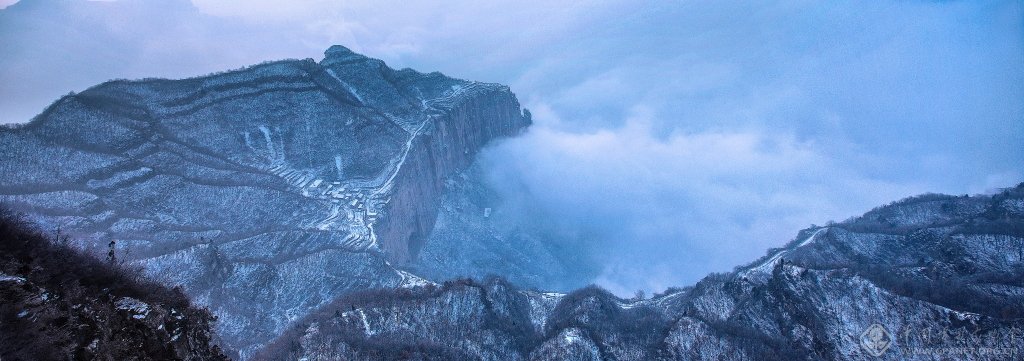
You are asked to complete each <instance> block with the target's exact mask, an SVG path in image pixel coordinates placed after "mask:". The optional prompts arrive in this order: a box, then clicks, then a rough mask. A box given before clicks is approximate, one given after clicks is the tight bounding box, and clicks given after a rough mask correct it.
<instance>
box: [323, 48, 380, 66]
mask: <svg viewBox="0 0 1024 361" xmlns="http://www.w3.org/2000/svg"><path fill="white" fill-rule="evenodd" d="M356 59H359V60H363V59H369V58H368V57H366V56H365V55H362V54H358V53H356V52H354V51H352V49H349V48H346V47H344V46H342V45H331V47H329V48H327V50H326V51H324V63H331V62H338V61H348V60H356Z"/></svg>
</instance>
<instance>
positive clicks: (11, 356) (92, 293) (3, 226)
mask: <svg viewBox="0 0 1024 361" xmlns="http://www.w3.org/2000/svg"><path fill="white" fill-rule="evenodd" d="M0 299H2V300H3V302H2V303H0V359H2V360H5V361H7V360H12V361H13V360H68V359H75V360H227V357H225V356H224V355H223V354H222V353H221V351H220V348H219V347H218V346H215V345H213V343H212V339H213V332H212V331H211V329H210V327H211V324H212V323H213V322H214V318H213V316H211V315H210V313H209V312H208V311H206V310H205V309H200V308H196V307H195V306H193V305H192V304H191V303H190V301H189V299H188V298H187V297H186V296H185V294H184V293H182V292H181V290H180V289H168V288H166V287H163V286H161V285H159V284H157V283H154V282H150V281H146V280H144V279H142V278H140V276H139V274H138V273H137V272H136V270H132V269H128V268H123V267H120V266H117V265H111V264H110V263H108V262H105V261H101V260H98V259H96V258H93V257H91V256H89V255H86V254H83V253H82V252H80V251H77V250H75V249H72V248H69V247H67V246H64V245H61V244H59V242H54V240H53V239H51V238H50V237H48V236H46V235H44V234H43V233H40V232H39V231H37V230H35V229H33V228H32V226H31V225H29V224H28V223H27V222H26V221H24V220H23V219H22V218H20V217H18V216H15V215H13V214H11V213H10V212H8V211H6V210H0Z"/></svg>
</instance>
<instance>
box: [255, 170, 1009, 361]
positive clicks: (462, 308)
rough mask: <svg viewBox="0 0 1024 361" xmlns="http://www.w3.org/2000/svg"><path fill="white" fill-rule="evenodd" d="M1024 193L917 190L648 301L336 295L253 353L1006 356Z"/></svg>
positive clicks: (486, 290)
mask: <svg viewBox="0 0 1024 361" xmlns="http://www.w3.org/2000/svg"><path fill="white" fill-rule="evenodd" d="M1022 250H1024V184H1021V185H1019V186H1017V187H1016V188H1012V189H1007V190H1005V191H1003V192H1001V193H998V194H995V195H992V196H973V197H967V196H963V197H953V196H942V195H925V196H920V197H914V198H910V199H906V200H902V201H899V202H895V203H893V204H890V205H887V206H884V207H879V208H878V209H875V210H873V211H871V212H868V213H867V214H865V215H863V216H861V217H857V218H853V219H850V220H848V221H845V222H841V223H836V224H829V225H827V226H825V227H815V228H811V229H807V230H804V231H802V232H800V234H799V235H798V237H797V238H796V239H795V240H794V241H793V242H791V243H790V244H789V245H787V246H786V247H784V248H782V249H778V250H773V251H771V252H770V253H769V254H768V255H766V256H765V257H764V258H762V259H760V260H758V261H756V262H754V263H752V264H749V265H745V266H743V267H738V268H737V269H736V270H735V271H734V272H731V273H726V274H716V275H711V276H708V277H707V278H705V279H704V280H702V281H700V282H698V283H697V284H696V285H694V286H692V287H687V288H683V289H672V290H669V291H667V292H666V293H664V294H661V295H656V296H655V297H653V298H651V299H646V300H638V299H632V300H624V299H619V298H617V297H615V296H613V295H611V294H610V293H608V292H605V291H603V290H601V289H599V288H596V287H589V288H585V289H582V290H579V291H575V292H572V293H569V294H565V295H563V294H545V293H538V292H533V291H523V290H520V289H517V288H515V287H512V286H511V285H509V284H508V283H506V282H504V281H501V280H488V281H484V282H474V281H460V282H450V283H447V284H445V285H442V286H439V287H433V286H428V287H423V288H417V289H414V290H403V291H401V292H394V291H380V292H378V293H376V294H372V295H371V294H363V295H362V296H360V295H353V296H351V297H346V298H341V299H339V300H337V301H336V302H334V303H333V304H332V305H330V306H328V307H326V308H324V309H322V310H321V311H319V312H317V313H316V314H314V315H312V316H310V317H308V318H306V319H304V320H303V321H301V322H299V324H298V325H299V326H301V327H300V328H297V329H295V330H293V331H290V332H289V333H288V334H285V335H284V336H282V338H280V339H278V340H276V341H275V342H273V343H271V344H270V347H268V348H267V349H266V350H264V351H263V353H262V354H261V355H260V356H261V357H263V358H266V359H300V358H308V359H316V358H318V357H327V358H344V359H370V360H375V359H389V358H390V357H392V356H397V357H411V358H417V359H444V358H445V357H449V356H451V355H457V357H458V358H460V359H475V360H597V359H601V360H604V359H609V360H652V359H656V360H862V359H875V358H879V359H892V360H945V359H959V360H1017V359H1020V356H1021V353H1022V352H1024V349H1021V344H1020V342H1019V338H1020V337H1021V336H1022V335H1024V334H1022V331H1021V330H1024V307H1022V306H1021V305H1024V253H1022Z"/></svg>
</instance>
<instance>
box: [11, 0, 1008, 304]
mask: <svg viewBox="0 0 1024 361" xmlns="http://www.w3.org/2000/svg"><path fill="white" fill-rule="evenodd" d="M0 1H3V0H0ZM6 3H10V1H9V0H6ZM6 3H0V4H6ZM193 3H194V4H193ZM193 3H189V2H188V1H184V0H154V1H141V0H136V1H120V2H88V1H76V0H67V1H40V0H35V1H32V0H23V1H22V2H20V3H17V4H15V5H13V6H11V7H8V8H7V9H4V10H0V84H3V85H0V122H23V121H27V120H28V119H29V118H30V117H31V116H33V115H34V114H37V113H38V112H39V111H41V110H42V108H43V107H44V106H45V105H46V104H49V103H50V102H51V101H53V100H54V99H56V97H58V96H60V95H61V94H65V93H67V92H69V91H72V90H81V89H84V88H86V87H88V86H90V85H93V84H96V83H99V82H102V81H104V80H107V79H111V78H139V77H151V76H159V77H184V76H192V75H199V74H204V73H208V72H212V71H219V70H224V69H228V68H237V67H241V66H244V65H247V64H252V63H257V62H261V61H264V60H272V59H281V58H305V57H312V58H316V59H319V58H320V57H321V55H320V54H321V53H322V51H323V49H326V48H327V46H329V45H330V44H333V43H339V44H343V45H346V46H348V47H350V48H352V49H353V50H356V51H359V52H362V53H365V54H366V55H369V56H372V57H377V58H381V59H383V60H385V61H386V62H387V63H388V64H389V65H391V66H393V67H412V68H415V69H418V70H421V71H433V70H440V71H442V72H444V73H447V74H449V75H453V76H457V77H462V78H467V79H473V80H482V81H491V82H501V83H505V84H509V85H510V86H512V89H513V91H515V92H516V93H517V94H518V95H519V97H520V99H521V100H522V101H523V103H524V104H525V105H526V106H527V107H529V108H531V110H533V113H534V115H535V120H536V123H537V124H536V125H535V126H534V128H533V129H532V130H531V131H530V132H529V133H528V134H526V135H525V136H523V137H520V138H517V139H514V140H510V141H506V142H503V143H501V144H499V145H498V146H496V147H494V148H492V149H490V150H488V151H487V152H486V153H485V154H484V156H483V160H484V162H485V163H486V164H487V165H488V169H489V170H490V171H491V174H492V175H493V177H492V178H493V181H494V184H495V186H496V187H498V188H499V189H501V190H503V191H504V192H506V193H507V194H508V196H509V197H512V198H515V199H517V200H519V201H520V202H522V204H523V207H522V208H523V209H526V210H529V212H526V211H524V212H523V214H522V216H523V217H548V218H551V219H555V220H556V221H557V222H558V223H560V225H561V226H563V227H565V228H566V229H574V230H579V231H580V232H579V233H578V234H586V235H587V237H589V240H588V242H589V243H590V244H592V245H594V247H593V250H592V252H591V253H592V254H593V256H594V257H595V258H596V259H598V260H600V262H602V264H604V265H606V267H605V272H604V274H602V275H601V276H600V277H598V278H597V279H596V281H597V282H599V283H600V284H602V285H604V286H607V287H609V288H611V289H612V290H614V291H616V292H620V293H627V292H629V290H630V289H636V288H647V289H653V290H658V289H661V288H664V287H666V286H668V285H681V284H688V283H692V282H693V281H694V280H696V279H698V278H699V277H701V276H703V275H704V274H706V273H708V272H711V271H723V270H728V269H729V268H731V267H732V266H734V265H737V264H739V263H742V262H745V261H747V260H752V259H754V258H756V257H757V256H759V255H761V254H763V253H764V251H765V249H766V248H768V247H772V246H778V245H780V244H782V243H784V242H786V241H787V240H788V239H789V238H791V237H792V236H793V235H795V233H796V231H797V230H799V229H800V228H803V227H805V226H807V225H809V224H810V223H818V224H822V223H824V222H825V221H828V220H830V219H835V220H841V219H845V218H847V217H849V216H854V215H856V214H859V213H861V212H863V211H865V210H867V209H870V208H871V207H873V206H876V205H879V204H883V203H887V202H889V201H892V200H894V199H897V198H900V197H904V196H909V195H913V194H916V193H921V192H927V191H932V192H946V193H956V194H962V193H978V192H987V191H991V190H993V189H995V188H997V187H1006V186H1011V185H1014V184H1016V183H1018V182H1020V181H1022V179H1024V168H1022V165H1024V151H1022V149H1024V8H1022V3H1021V2H1020V1H965V2H956V1H937V2H931V1H856V2H855V1H821V2H815V1H758V2H731V1H725V2H723V1H606V2H591V3H568V2H561V3H560V4H558V5H551V4H549V3H550V2H549V1H510V2H488V3H486V4H484V3H482V2H476V1H456V2H443V3H428V2H412V3H407V2H404V1H384V2H381V1H346V2H337V1H320V0H311V1H289V2H278V1H270V0H260V1H244V2H243V1H213V0H194V1H193Z"/></svg>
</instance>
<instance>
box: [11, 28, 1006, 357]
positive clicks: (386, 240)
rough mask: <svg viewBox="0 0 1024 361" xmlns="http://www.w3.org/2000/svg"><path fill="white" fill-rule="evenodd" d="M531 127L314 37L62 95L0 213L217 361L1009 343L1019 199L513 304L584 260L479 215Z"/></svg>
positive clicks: (473, 96) (952, 205)
mask: <svg viewBox="0 0 1024 361" xmlns="http://www.w3.org/2000/svg"><path fill="white" fill-rule="evenodd" d="M530 123H531V116H530V113H529V111H527V110H525V109H522V108H521V106H520V104H519V102H518V101H517V99H516V97H515V95H514V94H513V93H512V92H511V91H510V90H509V89H508V88H507V87H505V86H502V85H498V84H485V83H478V82H471V81H465V80H458V79H453V78H449V77H446V76H444V75H442V74H439V73H429V74H424V73H419V72H416V71H414V70H410V69H402V70H395V69H391V68H389V67H388V66H387V65H385V64H384V63H383V62H381V61H380V60H376V59H371V58H368V57H365V56H362V55H359V54H355V53H353V52H351V51H350V50H348V49H346V48H344V47H342V46H333V47H331V48H330V49H328V50H327V51H326V53H325V57H324V59H323V60H321V61H319V62H316V61H314V60H312V59H306V60H285V61H276V62H269V63H264V64H259V65H255V66H251V67H248V68H245V69H240V70H234V71H229V72H224V73H219V74H213V75H209V76H204V77H199V78H192V79H184V80H165V79H144V80H134V81H126V80H116V81H110V82H107V83H104V84H101V85H98V86H95V87H92V88H90V89H88V90H85V91H83V92H81V93H78V94H70V95H68V96H65V97H63V98H61V99H60V100H58V101H56V102H55V103H54V104H53V105H51V106H50V107H48V108H47V109H46V110H45V111H44V112H43V113H42V114H40V115H39V116H38V117H36V118H35V119H33V120H32V121H31V122H30V123H28V124H25V125H19V126H9V127H6V128H2V129H0V149H2V151H0V152H2V154H3V157H0V202H2V203H3V205H4V207H6V208H8V209H11V210H14V211H18V212H23V213H24V214H25V215H27V217H29V218H30V219H31V220H33V221H34V222H36V223H37V224H38V226H39V227H40V228H41V229H43V230H45V231H47V232H52V234H54V235H55V236H58V237H63V238H62V239H71V240H72V241H71V242H70V243H71V246H73V247H75V248H77V249H80V250H83V251H84V252H86V253H92V254H96V255H99V257H101V258H102V257H104V255H108V251H109V250H113V252H112V253H111V254H110V255H108V256H107V257H110V258H114V259H117V260H120V261H124V262H127V264H128V265H132V266H141V267H143V268H144V269H145V272H146V275H147V276H148V277H151V278H152V279H154V280H157V281H159V282H162V283H163V284H166V285H169V286H176V285H180V286H181V287H182V288H183V289H184V291H185V293H187V295H188V296H189V297H190V298H191V300H192V302H195V303H196V304H197V305H200V306H203V307H208V308H209V309H210V311H212V313H213V314H214V315H216V316H217V320H216V322H215V325H216V326H215V327H216V332H217V337H216V338H217V339H218V340H220V342H222V344H223V346H224V349H225V352H226V353H227V354H229V355H230V356H234V357H238V358H242V359H251V358H260V359H275V360H276V359H394V358H411V359H486V360H505V359H513V360H515V359H536V360H548V359H550V360H562V359H608V360H617V359H623V360H647V359H709V360H710V359H725V360H748V359H749V360H761V359H806V360H817V359H862V358H865V357H867V356H865V355H870V354H871V353H873V352H877V351H881V352H880V353H879V354H884V355H887V356H888V357H895V358H899V359H941V358H942V357H944V356H941V355H936V354H935V353H936V352H938V351H935V350H936V349H939V348H940V346H941V347H947V348H952V347H955V345H950V344H948V343H941V344H936V343H934V342H933V341H934V340H933V339H931V338H926V337H924V336H922V335H923V334H924V333H927V332H938V331H936V330H941V331H943V332H946V331H948V332H969V333H970V336H964V337H959V338H956V340H957V341H956V342H960V343H958V344H956V345H961V346H963V345H967V346H966V347H967V348H970V346H972V345H976V343H972V342H975V341H977V342H983V341H984V342H989V341H991V344H992V345H993V346H992V347H989V348H987V349H985V348H978V347H975V348H971V350H990V351H992V352H1010V351H1007V350H1003V349H1002V348H999V347H997V346H999V345H1003V346H1005V345H1013V346H1014V347H1016V344H1015V343H1014V344H1007V343H1005V342H1004V343H999V342H997V340H996V338H998V337H1004V338H1005V337H1010V338H1012V337H1015V336H1013V333H1012V332H1013V331H1014V330H1016V329H1017V327H1021V326H1024V321H1022V316H1024V307H1022V306H1021V305H1022V304H1024V288H1022V287H1024V261H1022V258H1024V257H1022V256H1024V255H1022V254H1021V252H1022V251H1021V250H1022V249H1024V229H1022V227H1024V226H1022V225H1024V222H1022V217H1024V187H1022V186H1018V187H1017V188H1012V189H1007V190H1005V191H1003V192H1002V193H999V194H996V195H992V196H974V197H952V196H939V195H927V196H921V197H916V198H911V199H907V200H903V201H900V202H896V203H893V204H891V205H888V206H885V207H881V208H878V209H876V210H874V211H871V212H869V213H867V214H865V215H864V216H862V217H859V218H856V219H852V220H849V221H846V222H842V223H838V224H829V225H827V226H824V227H816V228H811V229H807V230H804V231H803V232H801V233H800V234H799V235H798V237H797V238H796V239H795V240H794V241H793V242H792V243H791V244H789V245H788V246H787V247H785V248H783V249H778V250H773V251H771V252H770V253H769V254H768V255H766V256H765V257H764V258H763V259H761V260H758V261H756V262H754V263H752V264H750V265H746V266H743V267H739V268H737V269H736V270H735V271H734V272H731V273H728V274H717V275H711V276H709V277H708V278H706V279H704V280H703V281H701V282H699V283H697V284H696V285H694V286H692V287H687V288H682V289H672V290H669V291H667V292H666V293H664V294H661V295H656V296H655V297H652V298H650V299H632V300H623V299H619V298H617V297H615V296H613V295H611V294H610V293H608V292H606V291H604V290H601V289H599V288H596V287H589V288H584V289H582V290H579V291H575V292H571V293H568V294H562V293H545V292H541V291H533V290H527V289H530V288H535V287H537V286H538V285H552V284H556V283H557V282H558V281H562V282H565V284H573V283H574V282H579V281H580V279H584V278H585V277H584V275H582V274H580V273H579V271H580V269H582V268H585V267H586V265H581V264H579V262H575V260H573V259H572V258H571V257H567V255H569V254H571V252H572V250H559V249H556V247H555V246H554V245H553V244H552V242H550V240H549V239H547V238H546V236H545V235H544V233H543V232H540V231H538V230H537V229H535V228H533V227H531V226H530V225H522V224H515V220H513V219H510V218H502V217H500V214H494V213H493V210H492V208H491V207H492V204H495V203H496V202H500V199H496V198H495V197H497V195H496V194H494V192H493V191H492V190H490V189H488V188H487V186H486V184H484V182H483V181H482V175H481V174H480V173H481V171H480V169H479V168H478V167H476V166H474V165H473V161H474V156H475V155H476V154H477V153H478V152H479V151H480V150H481V149H482V148H483V147H484V146H485V145H487V144H488V143H489V142H491V141H493V140H496V139H500V138H504V137H512V136H516V135H517V134H519V133H521V132H523V131H524V129H525V128H526V127H528V126H529V125H530ZM3 272H5V273H4V276H3V277H9V278H11V279H15V278H19V279H25V275H22V274H18V272H19V271H18V270H11V271H10V272H11V273H7V272H8V271H6V270H5V271H3ZM488 274H494V275H497V276H499V277H490V278H487V277H484V276H485V275H488ZM465 276H471V277H473V278H475V279H476V280H472V279H462V278H461V277H465ZM574 278H578V279H574ZM0 282H4V281H0ZM2 285H3V284H0V286H2ZM87 296H88V295H87ZM91 297H94V298H97V299H99V297H101V295H92V296H91ZM117 302H119V301H117ZM126 302H128V301H126ZM139 302H142V303H146V302H145V301H144V300H143V301H139ZM126 307H127V306H126ZM39 322H43V321H39ZM47 322H48V321H47ZM876 324H877V325H878V326H877V327H875V326H873V325H876ZM926 330H927V331H926ZM929 335H930V334H929ZM900 337H902V338H900ZM929 337H930V336H929ZM965 337H967V338H965ZM951 338H952V337H951ZM944 342H945V341H944ZM977 345H980V344H977ZM264 346H266V347H264ZM1003 348H1005V347H1003ZM929 350H930V351H929ZM1012 351H1013V352H1019V351H1020V350H1016V349H1014V350H1012ZM929 352H931V353H929ZM972 352H975V353H972V354H962V355H961V354H958V355H956V356H958V357H957V358H964V359H979V360H981V359H993V358H995V359H999V357H1003V356H1005V355H1004V354H994V355H995V357H986V355H984V354H978V353H977V352H981V351H972ZM1012 355H1015V356H1016V357H1019V354H1018V353H1014V354H1012ZM959 356H962V357H959ZM987 356H993V355H992V354H990V355H987ZM1005 359H1015V358H1013V357H1010V358H1005Z"/></svg>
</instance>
